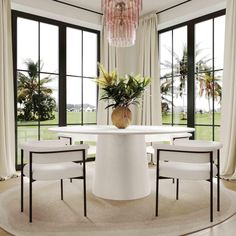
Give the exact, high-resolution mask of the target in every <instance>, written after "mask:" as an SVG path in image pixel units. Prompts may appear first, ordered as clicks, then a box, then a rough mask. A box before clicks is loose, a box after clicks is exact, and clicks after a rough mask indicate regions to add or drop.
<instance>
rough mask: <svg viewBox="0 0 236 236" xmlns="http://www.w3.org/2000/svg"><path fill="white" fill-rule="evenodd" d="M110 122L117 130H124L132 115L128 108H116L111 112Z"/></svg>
mask: <svg viewBox="0 0 236 236" xmlns="http://www.w3.org/2000/svg"><path fill="white" fill-rule="evenodd" d="M111 120H112V123H113V125H115V126H116V127H117V128H119V129H125V128H126V127H127V126H128V125H129V124H130V122H131V120H132V113H131V111H130V109H129V108H128V107H117V108H115V109H114V110H113V111H112V114H111Z"/></svg>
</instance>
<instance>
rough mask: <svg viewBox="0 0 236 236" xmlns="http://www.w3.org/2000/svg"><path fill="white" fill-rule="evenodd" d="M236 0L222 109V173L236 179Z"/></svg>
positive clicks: (230, 4)
mask: <svg viewBox="0 0 236 236" xmlns="http://www.w3.org/2000/svg"><path fill="white" fill-rule="evenodd" d="M235 121H236V0H227V7H226V24H225V52H224V74H223V93H222V111H221V141H222V143H223V148H222V153H221V175H222V177H223V178H226V179H231V180H236V125H235Z"/></svg>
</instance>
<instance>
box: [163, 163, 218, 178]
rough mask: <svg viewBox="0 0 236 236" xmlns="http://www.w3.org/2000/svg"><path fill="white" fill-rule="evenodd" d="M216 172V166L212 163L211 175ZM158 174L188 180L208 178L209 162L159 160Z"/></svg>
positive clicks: (214, 174)
mask: <svg viewBox="0 0 236 236" xmlns="http://www.w3.org/2000/svg"><path fill="white" fill-rule="evenodd" d="M216 174H217V167H216V166H215V164H213V177H215V176H216ZM159 175H160V176H163V177H172V178H178V179H189V180H208V179H210V164H208V163H204V164H202V163H199V164H192V163H180V162H160V174H159Z"/></svg>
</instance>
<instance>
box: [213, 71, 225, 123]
mask: <svg viewBox="0 0 236 236" xmlns="http://www.w3.org/2000/svg"><path fill="white" fill-rule="evenodd" d="M222 81H223V71H217V72H215V79H214V112H215V125H220V118H221V98H222Z"/></svg>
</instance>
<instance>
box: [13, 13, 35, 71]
mask: <svg viewBox="0 0 236 236" xmlns="http://www.w3.org/2000/svg"><path fill="white" fill-rule="evenodd" d="M29 59H30V60H32V61H34V62H37V61H38V22H37V21H33V20H27V19H23V18H20V17H18V18H17V69H22V70H26V69H27V65H26V64H25V62H26V61H27V60H29Z"/></svg>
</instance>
